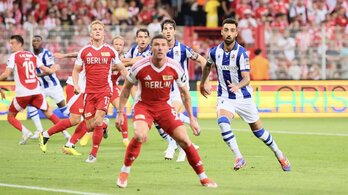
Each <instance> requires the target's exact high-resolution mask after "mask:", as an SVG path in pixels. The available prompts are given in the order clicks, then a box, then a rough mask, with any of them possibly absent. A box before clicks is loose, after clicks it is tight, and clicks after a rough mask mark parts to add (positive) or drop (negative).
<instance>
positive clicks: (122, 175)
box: [117, 172, 129, 188]
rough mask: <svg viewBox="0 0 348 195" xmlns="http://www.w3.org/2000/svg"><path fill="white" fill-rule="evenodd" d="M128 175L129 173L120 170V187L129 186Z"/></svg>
mask: <svg viewBox="0 0 348 195" xmlns="http://www.w3.org/2000/svg"><path fill="white" fill-rule="evenodd" d="M128 176H129V173H126V172H120V175H119V176H118V178H117V186H118V187H120V188H125V187H127V183H128Z"/></svg>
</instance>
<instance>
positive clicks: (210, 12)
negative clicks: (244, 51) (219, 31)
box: [204, 0, 220, 28]
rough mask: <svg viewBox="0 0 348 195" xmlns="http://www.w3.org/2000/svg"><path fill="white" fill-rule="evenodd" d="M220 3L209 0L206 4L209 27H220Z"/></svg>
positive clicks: (216, 0) (215, 0)
mask: <svg viewBox="0 0 348 195" xmlns="http://www.w3.org/2000/svg"><path fill="white" fill-rule="evenodd" d="M219 6H220V2H219V1H218V0H208V2H207V3H206V4H205V8H204V9H205V12H206V13H207V25H206V26H207V27H208V28H209V27H218V22H219V20H218V7H219Z"/></svg>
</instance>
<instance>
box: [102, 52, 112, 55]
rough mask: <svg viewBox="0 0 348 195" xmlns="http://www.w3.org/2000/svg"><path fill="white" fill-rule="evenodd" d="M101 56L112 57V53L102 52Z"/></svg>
mask: <svg viewBox="0 0 348 195" xmlns="http://www.w3.org/2000/svg"><path fill="white" fill-rule="evenodd" d="M101 55H102V56H111V55H110V52H101Z"/></svg>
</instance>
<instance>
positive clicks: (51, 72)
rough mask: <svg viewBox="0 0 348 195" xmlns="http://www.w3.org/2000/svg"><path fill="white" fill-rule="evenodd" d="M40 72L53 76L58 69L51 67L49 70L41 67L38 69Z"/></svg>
mask: <svg viewBox="0 0 348 195" xmlns="http://www.w3.org/2000/svg"><path fill="white" fill-rule="evenodd" d="M39 68H40V69H41V70H42V71H44V73H45V74H47V75H49V74H53V73H54V72H56V71H57V70H58V69H59V67H58V66H57V65H52V66H51V67H50V68H48V67H46V66H44V65H42V66H40V67H39Z"/></svg>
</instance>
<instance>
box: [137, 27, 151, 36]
mask: <svg viewBox="0 0 348 195" xmlns="http://www.w3.org/2000/svg"><path fill="white" fill-rule="evenodd" d="M140 32H144V33H146V34H147V36H150V32H149V30H147V29H146V28H140V29H138V30H137V32H136V33H135V36H136V37H138V35H139V33H140Z"/></svg>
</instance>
